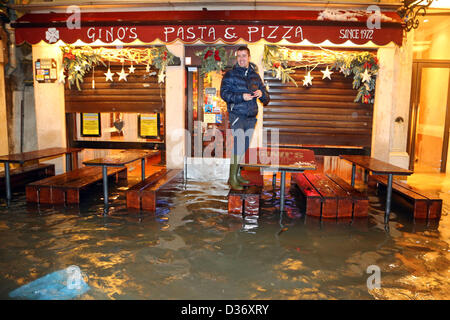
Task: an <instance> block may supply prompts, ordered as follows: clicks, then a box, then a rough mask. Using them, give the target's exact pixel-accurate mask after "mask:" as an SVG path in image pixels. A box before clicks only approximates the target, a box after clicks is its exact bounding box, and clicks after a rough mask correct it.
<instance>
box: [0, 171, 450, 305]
mask: <svg viewBox="0 0 450 320" xmlns="http://www.w3.org/2000/svg"><path fill="white" fill-rule="evenodd" d="M268 178H270V176H269V177H268ZM265 183H266V188H265V192H264V194H263V199H264V202H263V204H262V208H261V213H260V216H259V217H246V218H245V219H243V218H242V216H239V215H237V216H236V215H229V214H228V213H227V193H228V187H227V185H226V184H225V183H223V182H211V183H210V182H196V181H188V182H184V181H183V179H182V177H180V178H179V179H177V180H176V181H174V182H173V183H172V184H170V186H168V187H167V188H165V189H163V190H162V191H161V192H159V194H158V195H159V200H158V207H159V209H158V211H157V212H156V214H152V213H143V212H142V213H138V212H128V211H127V210H126V207H125V194H124V192H123V185H121V184H120V183H119V184H117V185H111V186H110V196H111V199H112V200H111V201H112V208H111V209H110V214H109V215H108V216H103V215H102V210H103V200H102V188H101V184H99V185H98V186H97V187H95V188H93V189H91V190H90V191H89V194H88V195H85V196H84V199H85V200H86V199H87V200H86V201H84V202H83V204H82V205H81V206H80V208H57V207H55V208H52V207H47V208H45V207H40V208H38V207H36V206H27V205H26V202H25V194H24V192H18V193H14V195H13V202H12V205H11V207H10V208H9V209H7V208H6V207H5V201H4V199H1V200H0V201H1V202H0V298H1V299H8V298H9V297H8V293H9V292H10V291H12V290H14V289H16V288H18V287H20V286H22V285H24V284H27V283H29V282H31V281H33V280H35V279H37V278H40V277H42V276H45V275H46V274H49V273H51V272H54V271H56V270H60V269H64V268H67V267H68V266H70V265H77V266H79V267H80V269H81V270H82V272H83V273H84V274H85V278H86V279H87V282H88V285H89V286H90V288H91V289H90V290H89V291H88V292H87V293H85V294H84V295H82V296H80V297H79V298H78V299H201V300H207V299H283V300H284V299H449V298H450V280H449V279H450V269H449V266H450V264H449V260H450V246H449V244H450V240H449V234H450V229H449V228H450V218H449V216H448V215H447V213H446V210H447V209H446V206H445V205H444V211H443V216H442V218H441V221H440V223H439V224H436V223H434V224H433V223H429V224H428V225H427V224H426V223H419V222H417V221H416V223H414V221H412V220H411V218H410V215H409V214H407V213H405V212H400V211H399V210H398V209H396V208H394V209H393V212H392V214H391V222H390V230H389V232H386V230H385V228H384V223H383V217H384V211H383V210H384V205H383V204H382V203H383V198H379V197H378V196H377V195H376V194H375V191H370V197H369V199H370V205H371V209H370V215H369V217H368V218H362V219H356V220H354V221H344V222H339V221H335V220H333V221H325V220H324V221H320V220H317V219H311V217H305V216H304V214H303V213H302V210H301V209H298V208H297V207H298V204H297V203H296V201H295V197H293V196H292V195H289V196H287V200H286V204H287V210H288V211H287V213H285V214H284V215H282V216H280V214H279V213H278V212H277V207H278V206H279V189H277V194H276V195H275V197H274V196H273V192H272V190H271V181H270V179H267V181H265ZM373 265H375V266H377V267H379V268H380V270H381V288H379V289H378V288H371V289H369V288H368V286H367V280H368V278H369V277H370V276H371V275H372V273H373V271H371V272H369V273H368V272H367V271H368V268H369V266H373ZM372 268H373V267H372ZM369 270H372V269H370V268H369Z"/></svg>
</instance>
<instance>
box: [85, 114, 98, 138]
mask: <svg viewBox="0 0 450 320" xmlns="http://www.w3.org/2000/svg"><path fill="white" fill-rule="evenodd" d="M80 118H81V121H80V122H81V136H82V137H101V135H102V134H101V124H100V113H81V114H80Z"/></svg>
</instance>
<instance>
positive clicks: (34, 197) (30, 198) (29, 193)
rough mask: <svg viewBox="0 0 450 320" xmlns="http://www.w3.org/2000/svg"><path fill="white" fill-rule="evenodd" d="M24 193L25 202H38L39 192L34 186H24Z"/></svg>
mask: <svg viewBox="0 0 450 320" xmlns="http://www.w3.org/2000/svg"><path fill="white" fill-rule="evenodd" d="M25 193H26V197H27V202H31V203H39V192H38V188H36V187H34V186H26V187H25Z"/></svg>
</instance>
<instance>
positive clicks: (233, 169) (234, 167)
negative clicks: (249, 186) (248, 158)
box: [229, 159, 244, 190]
mask: <svg viewBox="0 0 450 320" xmlns="http://www.w3.org/2000/svg"><path fill="white" fill-rule="evenodd" d="M233 160H236V159H231V163H230V180H229V182H230V186H231V188H232V189H234V190H244V187H243V186H241V185H240V183H239V181H238V179H237V172H238V170H239V164H238V163H236V161H233Z"/></svg>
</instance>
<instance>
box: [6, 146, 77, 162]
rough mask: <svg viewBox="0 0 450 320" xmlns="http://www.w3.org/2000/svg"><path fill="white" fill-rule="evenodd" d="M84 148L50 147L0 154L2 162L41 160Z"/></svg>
mask: <svg viewBox="0 0 450 320" xmlns="http://www.w3.org/2000/svg"><path fill="white" fill-rule="evenodd" d="M81 150H83V149H82V148H48V149H42V150H36V151H30V152H23V153H15V154H6V155H3V156H0V162H12V163H22V164H23V163H24V162H26V161H31V160H39V159H42V158H50V157H55V156H59V155H62V154H65V153H72V152H80V151H81Z"/></svg>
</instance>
